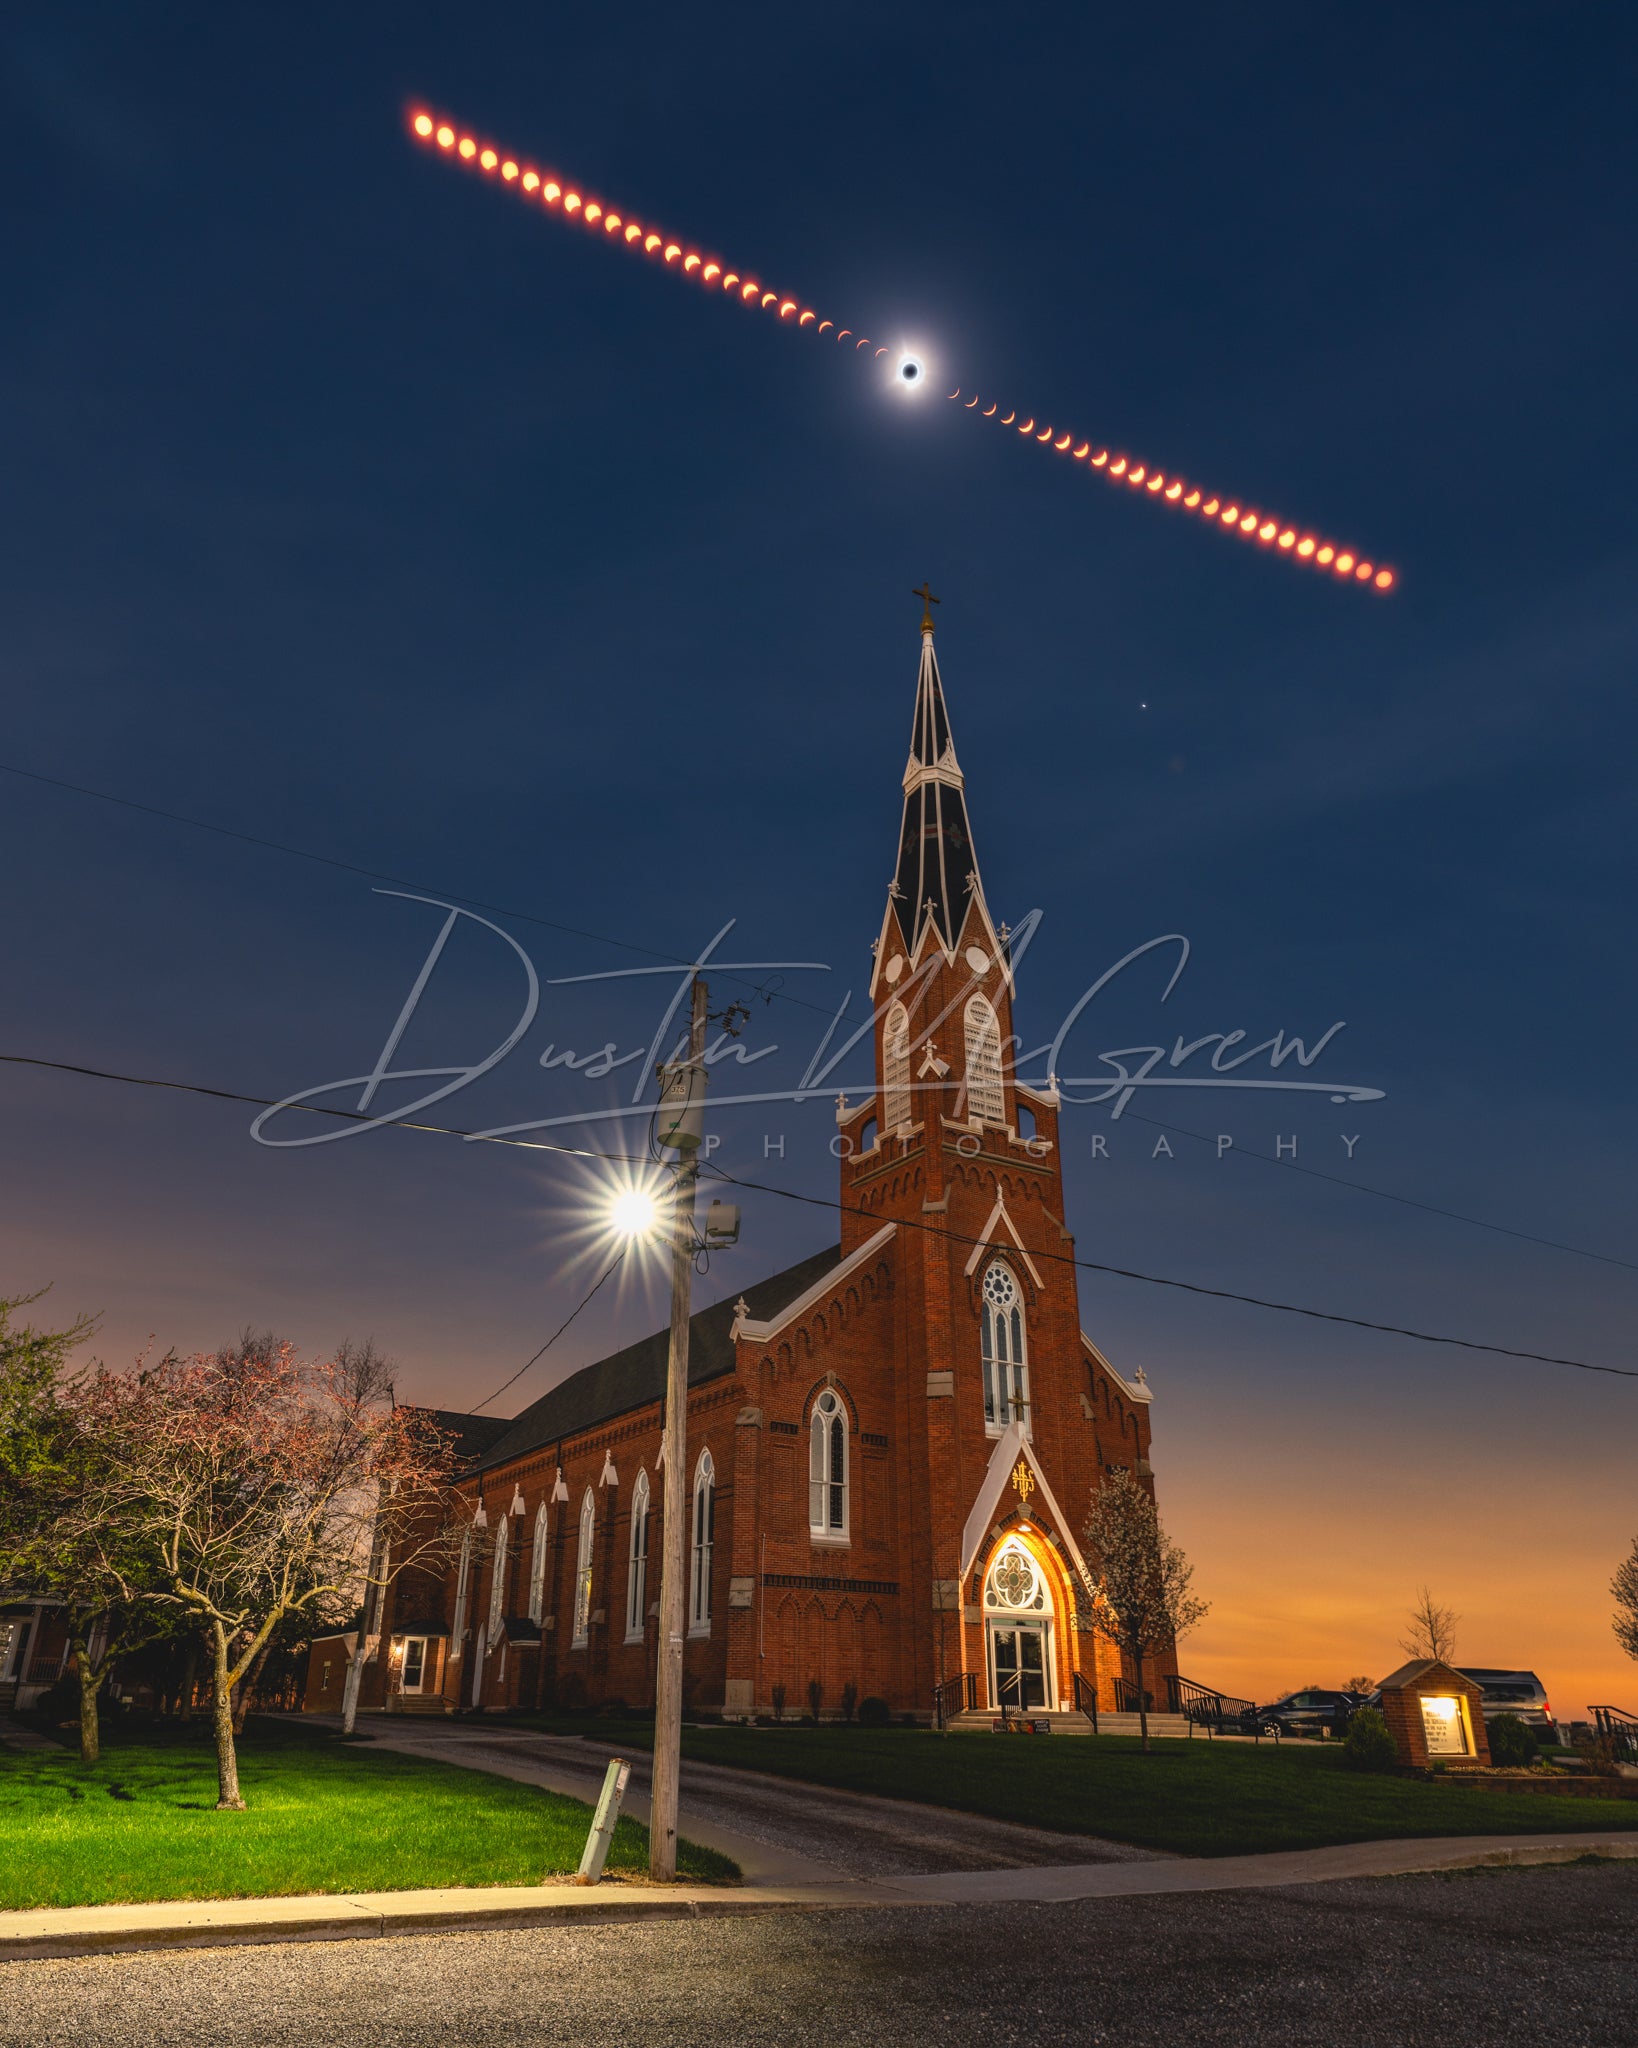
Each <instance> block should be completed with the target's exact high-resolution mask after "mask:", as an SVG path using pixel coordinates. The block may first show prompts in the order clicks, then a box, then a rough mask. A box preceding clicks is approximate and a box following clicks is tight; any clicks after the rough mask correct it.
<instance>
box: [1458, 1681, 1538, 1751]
mask: <svg viewBox="0 0 1638 2048" xmlns="http://www.w3.org/2000/svg"><path fill="white" fill-rule="evenodd" d="M1462 1676H1463V1677H1464V1678H1471V1679H1472V1681H1473V1683H1474V1684H1475V1685H1476V1686H1477V1687H1478V1688H1479V1711H1480V1713H1482V1714H1483V1715H1484V1718H1485V1719H1486V1720H1487V1721H1494V1720H1495V1718H1496V1716H1497V1715H1498V1714H1517V1715H1518V1717H1519V1719H1520V1720H1521V1721H1522V1722H1523V1723H1524V1725H1525V1727H1526V1728H1529V1729H1532V1730H1534V1731H1535V1733H1536V1734H1538V1735H1543V1734H1545V1735H1550V1736H1554V1737H1556V1736H1557V1734H1558V1729H1557V1727H1556V1726H1555V1725H1554V1721H1553V1705H1552V1701H1551V1700H1549V1699H1548V1697H1547V1688H1546V1686H1544V1685H1543V1684H1542V1682H1541V1680H1540V1679H1539V1678H1538V1677H1537V1676H1536V1674H1535V1673H1534V1672H1533V1671H1491V1670H1488V1669H1487V1670H1480V1669H1478V1668H1477V1667H1476V1666H1474V1665H1471V1664H1464V1665H1463V1667H1462Z"/></svg>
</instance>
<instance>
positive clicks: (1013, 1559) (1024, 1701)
mask: <svg viewBox="0 0 1638 2048" xmlns="http://www.w3.org/2000/svg"><path fill="white" fill-rule="evenodd" d="M984 1636H985V1649H986V1652H987V1653H988V1659H989V1679H990V1705H991V1706H992V1707H994V1708H996V1709H998V1710H999V1709H1000V1708H1002V1707H1007V1708H1010V1709H1012V1710H1013V1711H1014V1712H1018V1713H1025V1712H1029V1711H1030V1710H1032V1709H1038V1708H1042V1707H1045V1708H1050V1707H1052V1705H1053V1704H1054V1697H1053V1684H1052V1596H1051V1593H1050V1592H1049V1590H1048V1588H1047V1583H1046V1578H1045V1575H1044V1574H1043V1573H1042V1572H1041V1570H1040V1569H1039V1567H1038V1566H1037V1565H1036V1562H1035V1560H1034V1558H1033V1557H1031V1556H1030V1554H1029V1551H1028V1550H1027V1549H1026V1548H1025V1547H1024V1545H1023V1544H1022V1543H1021V1542H1019V1540H1018V1538H1017V1537H1016V1536H1012V1537H1009V1538H1008V1539H1007V1541H1006V1542H1005V1543H1003V1544H1002V1546H1001V1548H1000V1549H999V1550H998V1551H997V1552H996V1555H995V1559H994V1561H993V1563H992V1564H991V1566H990V1568H989V1571H988V1572H987V1573H986V1575H985V1580H984Z"/></svg>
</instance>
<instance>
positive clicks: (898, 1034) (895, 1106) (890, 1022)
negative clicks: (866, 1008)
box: [882, 1003, 910, 1135]
mask: <svg viewBox="0 0 1638 2048" xmlns="http://www.w3.org/2000/svg"><path fill="white" fill-rule="evenodd" d="M909 1121H910V1015H909V1012H908V1011H907V1010H906V1009H905V1007H904V1005H903V1003H894V1004H893V1006H892V1008H891V1009H890V1010H889V1011H888V1013H887V1022H886V1024H885V1025H883V1027H882V1131H883V1133H884V1135H885V1134H886V1133H887V1132H889V1131H896V1130H897V1129H898V1127H899V1125H900V1124H907V1123H908V1122H909Z"/></svg>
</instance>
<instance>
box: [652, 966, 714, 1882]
mask: <svg viewBox="0 0 1638 2048" xmlns="http://www.w3.org/2000/svg"><path fill="white" fill-rule="evenodd" d="M705 1022H706V988H705V983H704V982H703V981H701V980H700V979H699V978H698V977H697V976H696V978H695V981H694V990H693V1008H692V1011H691V1013H690V1017H689V1025H688V1057H689V1059H690V1060H691V1061H701V1062H703V1060H704V1056H705ZM703 1071H704V1070H703V1066H702V1068H701V1073H702V1077H703ZM675 1176H676V1177H675V1181H674V1185H673V1192H672V1205H671V1350H670V1356H669V1359H668V1361H667V1367H666V1389H665V1439H664V1441H665V1516H664V1521H663V1522H662V1524H661V1532H660V1536H661V1546H662V1547H661V1563H660V1643H659V1670H658V1673H657V1674H656V1684H655V1699H654V1776H653V1782H652V1785H651V1792H650V1796H651V1812H650V1815H649V1823H648V1874H649V1876H650V1877H651V1878H652V1879H653V1880H654V1882H655V1883H656V1884H670V1883H673V1882H674V1881H675V1879H676V1875H677V1780H678V1775H679V1772H680V1771H681V1768H682V1754H681V1752H682V1692H683V1635H684V1625H685V1615H686V1607H687V1586H688V1515H689V1498H688V1313H689V1298H690V1293H691V1290H692V1284H693V1277H694V1256H695V1237H694V1188H695V1183H696V1182H697V1181H698V1179H699V1164H698V1161H697V1160H696V1158H695V1155H694V1152H693V1150H692V1149H689V1150H687V1151H685V1152H683V1153H682V1154H681V1155H680V1156H679V1158H678V1161H677V1165H676V1169H675Z"/></svg>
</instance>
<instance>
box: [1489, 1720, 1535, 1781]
mask: <svg viewBox="0 0 1638 2048" xmlns="http://www.w3.org/2000/svg"><path fill="white" fill-rule="evenodd" d="M1485 1733H1486V1735H1487V1736H1488V1737H1489V1738H1490V1761H1491V1762H1492V1763H1493V1764H1500V1765H1501V1766H1502V1767H1503V1769H1506V1770H1516V1769H1517V1768H1518V1767H1519V1766H1520V1765H1521V1764H1530V1763H1534V1762H1535V1759H1536V1738H1535V1736H1534V1735H1533V1734H1532V1733H1531V1731H1530V1729H1529V1728H1528V1727H1527V1726H1526V1725H1525V1723H1524V1722H1523V1721H1521V1720H1520V1719H1519V1717H1518V1715H1517V1714H1498V1715H1497V1716H1496V1718H1495V1720H1494V1721H1487V1722H1486V1723H1485Z"/></svg>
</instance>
